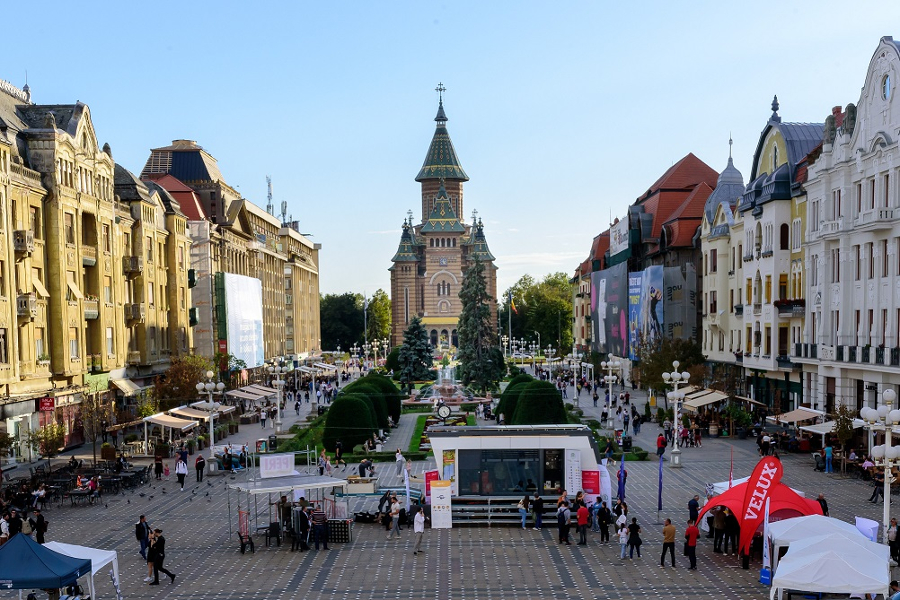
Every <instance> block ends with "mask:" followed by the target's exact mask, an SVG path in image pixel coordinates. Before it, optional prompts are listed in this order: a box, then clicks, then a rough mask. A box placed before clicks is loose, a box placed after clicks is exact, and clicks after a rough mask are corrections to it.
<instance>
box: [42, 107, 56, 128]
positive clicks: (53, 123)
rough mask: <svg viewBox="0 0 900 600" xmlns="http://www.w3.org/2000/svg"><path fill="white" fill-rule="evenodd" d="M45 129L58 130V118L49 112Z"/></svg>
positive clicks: (45, 118) (45, 116)
mask: <svg viewBox="0 0 900 600" xmlns="http://www.w3.org/2000/svg"><path fill="white" fill-rule="evenodd" d="M44 129H56V117H54V116H53V113H52V112H50V111H49V110H48V111H47V114H45V115H44Z"/></svg>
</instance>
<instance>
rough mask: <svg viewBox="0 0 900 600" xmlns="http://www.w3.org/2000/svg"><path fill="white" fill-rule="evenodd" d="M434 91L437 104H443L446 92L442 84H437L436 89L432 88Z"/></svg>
mask: <svg viewBox="0 0 900 600" xmlns="http://www.w3.org/2000/svg"><path fill="white" fill-rule="evenodd" d="M434 91H436V92H437V93H438V102H440V103H443V102H444V92H446V91H447V88H445V87H444V84H443V83H438V85H437V87H436V88H434Z"/></svg>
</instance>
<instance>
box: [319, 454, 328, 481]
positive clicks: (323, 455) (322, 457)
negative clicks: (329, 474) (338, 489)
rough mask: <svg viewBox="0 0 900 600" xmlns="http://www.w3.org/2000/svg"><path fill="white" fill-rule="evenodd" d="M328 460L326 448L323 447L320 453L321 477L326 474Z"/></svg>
mask: <svg viewBox="0 0 900 600" xmlns="http://www.w3.org/2000/svg"><path fill="white" fill-rule="evenodd" d="M326 462H327V460H326V457H325V448H322V453H321V454H319V477H321V476H323V475H325V463H326Z"/></svg>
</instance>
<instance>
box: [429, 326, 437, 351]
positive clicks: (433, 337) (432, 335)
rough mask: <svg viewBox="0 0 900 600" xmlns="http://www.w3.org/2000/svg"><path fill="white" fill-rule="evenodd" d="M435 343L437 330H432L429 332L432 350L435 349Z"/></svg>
mask: <svg viewBox="0 0 900 600" xmlns="http://www.w3.org/2000/svg"><path fill="white" fill-rule="evenodd" d="M437 343H438V336H437V329H432V330H431V346H432V347H433V348H437Z"/></svg>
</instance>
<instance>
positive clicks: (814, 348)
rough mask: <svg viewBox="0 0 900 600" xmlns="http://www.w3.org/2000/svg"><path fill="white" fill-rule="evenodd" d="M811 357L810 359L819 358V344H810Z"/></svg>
mask: <svg viewBox="0 0 900 600" xmlns="http://www.w3.org/2000/svg"><path fill="white" fill-rule="evenodd" d="M809 357H810V358H819V345H818V344H810V345H809Z"/></svg>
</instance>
